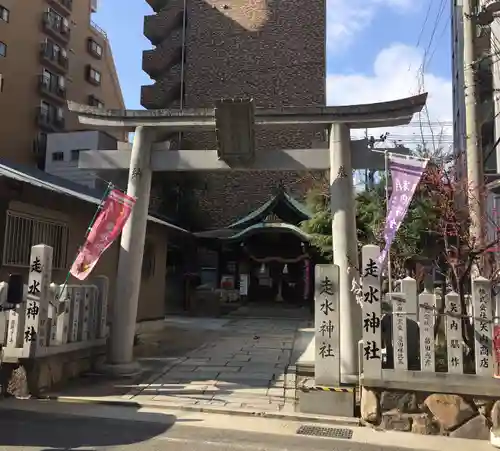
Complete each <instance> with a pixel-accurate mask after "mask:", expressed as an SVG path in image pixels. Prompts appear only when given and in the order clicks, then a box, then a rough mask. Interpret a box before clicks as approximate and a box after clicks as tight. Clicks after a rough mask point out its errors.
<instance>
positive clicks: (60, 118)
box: [40, 100, 64, 124]
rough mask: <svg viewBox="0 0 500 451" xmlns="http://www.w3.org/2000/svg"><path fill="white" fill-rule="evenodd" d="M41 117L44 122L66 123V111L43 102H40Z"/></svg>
mask: <svg viewBox="0 0 500 451" xmlns="http://www.w3.org/2000/svg"><path fill="white" fill-rule="evenodd" d="M40 116H41V117H42V118H43V120H44V122H48V123H59V124H61V123H62V122H64V110H63V109H62V108H60V107H56V106H54V105H52V104H50V103H48V102H45V101H43V100H42V101H41V102H40Z"/></svg>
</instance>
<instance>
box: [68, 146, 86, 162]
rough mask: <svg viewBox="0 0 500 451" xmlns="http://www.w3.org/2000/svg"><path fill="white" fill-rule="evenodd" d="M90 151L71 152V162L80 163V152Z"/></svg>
mask: <svg viewBox="0 0 500 451" xmlns="http://www.w3.org/2000/svg"><path fill="white" fill-rule="evenodd" d="M86 150H90V149H72V150H71V161H78V160H79V158H80V152H85V151H86Z"/></svg>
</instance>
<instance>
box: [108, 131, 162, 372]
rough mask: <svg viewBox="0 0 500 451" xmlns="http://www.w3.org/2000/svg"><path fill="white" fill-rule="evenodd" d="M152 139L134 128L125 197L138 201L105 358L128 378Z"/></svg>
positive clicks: (125, 235)
mask: <svg viewBox="0 0 500 451" xmlns="http://www.w3.org/2000/svg"><path fill="white" fill-rule="evenodd" d="M154 135H155V133H154V129H152V128H147V127H143V126H139V127H137V128H136V129H135V134H134V142H133V144H132V152H131V154H130V170H129V174H128V185H127V194H128V195H129V196H132V197H135V198H136V199H137V200H136V204H135V205H134V208H133V209H132V212H131V214H130V217H129V220H128V221H127V223H126V225H125V227H124V228H123V232H122V236H121V243H120V255H119V259H118V272H117V281H118V283H117V284H116V291H115V297H114V304H113V315H112V323H111V343H110V352H109V355H108V363H109V364H110V365H111V366H112V369H113V373H118V374H120V373H123V374H128V375H129V374H134V373H135V372H139V371H140V370H141V369H140V366H139V364H138V363H137V362H134V356H133V350H134V336H135V325H136V319H137V306H138V301H139V292H140V289H141V272H142V258H143V254H144V242H145V239H146V226H147V218H148V209H149V196H150V191H151V178H152V168H151V148H152V144H153V140H154Z"/></svg>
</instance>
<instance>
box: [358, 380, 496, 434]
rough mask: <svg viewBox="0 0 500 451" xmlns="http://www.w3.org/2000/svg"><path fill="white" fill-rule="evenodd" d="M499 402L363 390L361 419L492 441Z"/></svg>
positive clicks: (384, 426)
mask: <svg viewBox="0 0 500 451" xmlns="http://www.w3.org/2000/svg"><path fill="white" fill-rule="evenodd" d="M499 399H500V396H499V398H497V399H494V398H475V397H471V396H461V395H452V394H444V393H425V392H401V391H390V390H385V389H381V388H368V387H362V389H361V417H362V419H363V420H364V421H366V422H368V423H370V424H372V425H376V426H380V427H381V428H382V429H386V430H396V431H404V432H413V433H416V434H423V435H444V436H450V437H455V438H469V439H479V440H489V439H490V429H491V428H493V429H496V428H498V427H499V426H500V400H499Z"/></svg>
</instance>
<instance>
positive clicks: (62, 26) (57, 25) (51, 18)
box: [45, 8, 69, 34]
mask: <svg viewBox="0 0 500 451" xmlns="http://www.w3.org/2000/svg"><path fill="white" fill-rule="evenodd" d="M45 20H46V21H47V23H48V24H49V25H50V26H51V27H52V28H54V29H56V30H57V31H59V32H60V33H62V34H68V33H69V21H68V19H67V18H66V17H63V16H61V15H60V14H59V13H57V12H56V11H54V10H53V9H52V8H49V9H48V10H47V12H46V19H45Z"/></svg>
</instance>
